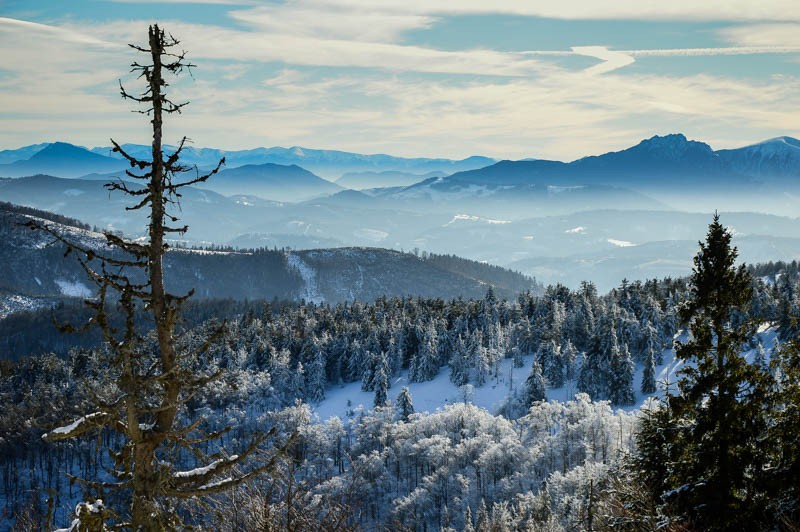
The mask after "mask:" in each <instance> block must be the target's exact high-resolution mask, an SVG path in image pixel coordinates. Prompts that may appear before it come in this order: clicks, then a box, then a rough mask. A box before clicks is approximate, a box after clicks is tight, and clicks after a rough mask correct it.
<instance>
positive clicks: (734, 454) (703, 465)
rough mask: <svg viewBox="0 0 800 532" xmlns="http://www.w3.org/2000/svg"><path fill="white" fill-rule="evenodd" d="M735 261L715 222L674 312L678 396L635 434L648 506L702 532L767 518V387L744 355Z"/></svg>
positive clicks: (746, 278)
mask: <svg viewBox="0 0 800 532" xmlns="http://www.w3.org/2000/svg"><path fill="white" fill-rule="evenodd" d="M736 256H737V252H736V248H734V247H732V246H731V234H730V233H729V232H728V231H727V230H726V229H725V228H724V227H723V226H722V225H721V224H720V222H719V216H717V215H715V216H714V220H713V222H712V223H711V225H710V226H709V229H708V235H707V237H706V241H705V242H701V243H700V251H699V253H698V254H697V256H696V257H695V259H694V264H695V266H694V269H693V274H692V277H691V285H690V286H691V297H690V299H689V301H688V302H687V304H686V306H685V307H683V309H682V310H681V313H680V317H681V319H682V320H683V321H684V322H685V323H687V324H688V325H689V327H690V330H691V336H690V337H689V339H688V340H687V341H685V342H684V343H682V344H680V345H678V347H677V356H678V357H679V358H680V359H682V360H684V361H685V362H686V365H685V366H684V369H683V370H682V372H681V377H680V381H679V383H678V393H677V394H676V395H671V396H669V397H668V400H667V407H666V409H664V411H663V412H660V411H659V412H656V413H654V414H650V415H649V417H648V416H646V417H645V418H644V421H643V425H642V430H641V433H640V436H639V440H640V462H639V463H640V466H641V467H642V475H643V478H644V480H645V481H646V483H647V484H648V485H649V486H650V487H651V488H652V489H653V490H654V495H655V498H656V499H657V500H658V499H661V500H663V501H664V502H665V503H666V511H667V512H668V513H669V514H671V515H675V516H679V517H681V518H684V519H686V520H688V521H689V522H691V523H693V524H695V525H696V526H698V527H700V528H702V529H706V530H730V529H734V528H736V529H744V530H756V529H759V528H760V527H761V525H762V523H764V522H765V519H766V517H767V516H766V513H765V510H766V501H765V499H764V497H763V496H762V495H763V492H762V491H761V483H762V481H763V478H762V475H763V466H764V465H765V463H766V462H765V457H764V456H763V452H764V451H763V443H762V441H761V440H762V439H763V436H764V433H765V431H766V429H767V424H768V423H767V418H766V417H765V408H766V407H767V396H766V395H767V379H766V376H765V373H764V372H762V371H761V370H760V368H758V367H755V366H753V365H751V364H748V363H747V361H746V360H745V359H744V357H743V356H742V354H741V352H742V348H743V346H744V345H745V343H746V342H748V341H749V340H750V338H752V336H753V334H754V333H755V327H754V324H753V323H752V322H751V321H748V320H745V319H741V317H742V316H743V315H744V314H743V313H744V312H746V307H747V305H748V303H749V301H750V298H751V295H752V283H751V279H750V275H749V274H748V272H747V270H746V269H745V267H744V266H739V267H738V268H737V267H736V266H735V261H736Z"/></svg>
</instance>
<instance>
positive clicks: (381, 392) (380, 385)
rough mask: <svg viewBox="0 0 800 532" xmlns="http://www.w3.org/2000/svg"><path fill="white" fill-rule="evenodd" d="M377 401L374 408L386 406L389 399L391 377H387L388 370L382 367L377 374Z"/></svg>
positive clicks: (374, 402)
mask: <svg viewBox="0 0 800 532" xmlns="http://www.w3.org/2000/svg"><path fill="white" fill-rule="evenodd" d="M374 387H375V400H374V401H373V403H372V404H373V406H375V407H379V406H386V404H387V403H388V397H389V376H388V375H386V369H385V368H384V367H383V365H381V367H380V368H379V369H378V371H377V373H376V374H375V386H374Z"/></svg>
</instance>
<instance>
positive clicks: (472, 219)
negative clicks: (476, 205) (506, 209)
mask: <svg viewBox="0 0 800 532" xmlns="http://www.w3.org/2000/svg"><path fill="white" fill-rule="evenodd" d="M459 221H467V222H483V223H487V224H491V225H506V224H510V223H511V221H510V220H494V219H492V218H483V217H482V216H475V215H472V214H456V215H455V216H453V219H452V220H450V221H449V222H447V223H446V224H444V225H443V226H442V227H447V226H448V225H453V224H454V223H456V222H459Z"/></svg>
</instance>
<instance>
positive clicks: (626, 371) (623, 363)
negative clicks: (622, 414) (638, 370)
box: [611, 344, 636, 406]
mask: <svg viewBox="0 0 800 532" xmlns="http://www.w3.org/2000/svg"><path fill="white" fill-rule="evenodd" d="M611 357H612V358H611V361H612V379H613V384H612V386H611V402H612V403H613V404H615V405H620V406H627V405H632V404H633V403H634V402H636V395H635V394H634V393H633V371H634V364H633V360H632V359H631V353H630V350H629V349H628V345H627V344H622V347H621V348H620V347H616V348H614V349H613V350H612V352H611Z"/></svg>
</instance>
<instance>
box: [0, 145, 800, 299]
mask: <svg viewBox="0 0 800 532" xmlns="http://www.w3.org/2000/svg"><path fill="white" fill-rule="evenodd" d="M73 148H74V147H69V146H67V145H59V144H53V145H48V146H45V147H44V148H42V149H40V150H38V151H37V152H36V153H34V154H33V155H29V154H28V158H27V159H25V160H23V161H16V162H12V163H6V164H5V165H3V166H0V168H6V169H8V168H10V167H13V168H17V169H19V168H37V166H35V165H34V163H37V161H39V162H40V163H41V162H42V161H48V160H53V159H54V157H52V155H53V154H55V155H58V154H59V153H62V154H67V155H69V157H68V159H69V158H74V159H75V160H76V161H79V162H80V161H84V162H85V161H97V162H98V164H101V163H100V162H99V161H102V164H107V163H108V159H109V158H108V157H104V156H101V155H99V154H97V153H94V152H89V151H88V150H80V149H78V148H74V149H73ZM26 149H27V148H26ZM31 149H32V148H31ZM31 149H28V152H30V151H31ZM23 151H24V150H23ZM212 151H213V150H212ZM262 151H269V150H268V149H264V150H262ZM200 152H201V153H204V152H203V151H202V150H200ZM250 152H253V153H250V155H251V156H253V157H255V155H254V153H255V152H258V150H250ZM20 153H22V152H20ZM213 153H215V154H219V153H221V152H219V151H218V150H217V151H213ZM237 153H238V152H237ZM241 153H244V152H241ZM281 153H285V151H284V152H281ZM311 153H312V154H316V155H315V156H316V157H317V159H320V158H321V157H322V155H321V154H322V153H326V154H329V156H330V157H329V158H331V159H336V157H333V155H334V154H338V156H340V157H342V158H344V159H347V160H349V161H351V162H352V161H354V160H361V159H359V157H362V158H367V159H365V160H369V161H371V162H370V164H378V159H376V158H374V157H378V156H357V154H346V155H347V157H345V155H342V154H343V153H344V152H322V151H319V152H316V151H311ZM70 154H72V155H70ZM87 154H88V155H89V156H87ZM0 155H2V156H3V157H5V159H3V160H8V154H7V153H5V152H4V153H1V154H0ZM95 157H98V158H99V159H95ZM371 157H372V159H369V158H371ZM381 157H383V156H381ZM386 157H388V156H386ZM209 158H210V157H209ZM55 159H56V160H57V159H58V157H55ZM312 159H313V158H312ZM112 160H113V159H112ZM402 161H405V162H406V163H408V165H410V164H411V163H410V162H409V161H412V160H411V159H407V160H405V159H404V160H402ZM418 161H423V160H422V159H420V160H418ZM427 161H429V162H430V161H439V162H441V161H442V160H427ZM395 162H397V161H395ZM799 162H800V141H797V140H795V139H793V138H790V137H779V138H776V139H771V140H768V141H764V142H762V143H758V144H754V145H752V146H747V147H744V148H739V149H736V150H718V151H714V150H712V149H711V148H710V147H709V146H708V145H707V144H704V143H701V142H697V141H692V140H688V139H687V138H686V137H685V136H684V135H680V134H674V135H666V136H660V137H659V136H656V137H653V138H650V139H646V140H643V141H642V142H640V143H638V144H637V145H635V146H632V147H630V148H628V149H625V150H621V151H618V152H612V153H608V154H604V155H600V156H592V157H585V158H582V159H578V160H576V161H573V162H569V163H565V162H558V161H545V160H523V161H500V162H495V163H493V164H490V165H488V166H485V167H483V168H477V169H470V170H464V171H460V172H455V173H449V174H448V173H443V172H441V171H437V173H435V174H429V175H428V176H427V178H426V174H420V173H409V172H408V171H405V170H403V171H400V170H381V171H380V172H378V171H373V170H370V171H365V172H361V173H351V174H349V175H345V176H343V177H342V179H340V180H339V181H338V183H342V184H346V183H347V180H345V177H347V179H348V180H349V179H353V181H350V184H351V185H352V186H353V187H354V188H356V187H358V188H361V187H365V188H363V189H362V190H352V189H349V188H343V187H341V186H339V184H338V183H334V182H331V181H328V180H326V179H323V178H321V177H319V176H318V175H317V174H315V173H312V172H310V171H308V169H306V168H304V167H301V166H297V165H295V166H292V165H279V164H277V163H266V162H258V163H253V164H246V165H242V166H239V167H236V166H233V165H230V164H229V165H226V168H225V170H223V171H222V172H220V173H219V174H218V175H216V176H214V177H212V178H211V179H210V180H209V181H208V182H207V183H205V184H203V185H202V186H203V187H205V188H197V187H189V188H188V189H185V190H184V195H183V197H182V198H181V205H180V210H177V208H176V210H175V214H176V215H178V216H179V217H180V218H181V223H186V224H188V225H189V227H190V231H189V233H188V234H187V235H186V236H185V237H184V239H183V240H182V242H183V243H184V244H186V245H192V246H198V245H200V246H207V245H209V244H212V243H214V244H222V245H229V246H235V247H237V248H257V247H264V246H267V247H278V248H280V247H286V246H288V247H292V248H294V249H318V248H331V247H350V248H358V247H375V246H380V247H382V248H389V249H394V250H411V249H415V248H418V249H420V250H423V251H428V252H434V253H448V254H455V255H458V256H463V257H465V258H468V259H472V260H478V261H486V262H489V263H491V264H497V265H501V266H507V267H511V268H514V269H518V270H520V271H522V272H523V273H526V274H529V275H534V276H536V277H537V279H539V280H542V281H545V282H547V281H556V280H558V281H562V282H565V283H568V284H571V285H573V284H575V283H578V282H579V279H577V276H578V275H580V276H581V279H580V280H583V279H597V280H599V282H601V283H602V286H601V287H602V288H610V287H611V286H614V284H615V283H616V282H618V281H619V280H620V279H621V277H622V276H627V277H629V278H644V277H647V276H652V275H671V276H675V275H684V274H686V273H687V272H688V268H689V265H688V263H687V262H686V260H685V259H684V260H681V261H677V260H673V259H672V258H671V257H672V256H673V252H672V251H671V250H672V249H673V248H674V246H673V244H671V243H670V242H673V243H674V242H678V241H680V242H683V243H692V242H696V241H697V240H698V239H699V238H700V237H701V236H702V235H703V234H704V231H705V227H706V225H707V223H708V220H709V219H710V213H711V212H713V211H714V210H718V211H720V212H723V213H724V218H723V222H724V223H726V224H727V225H731V226H732V227H733V228H734V230H735V234H736V237H735V238H736V239H737V242H739V241H740V242H741V246H742V252H743V255H744V256H745V257H746V258H747V260H749V261H766V260H772V259H781V260H791V259H793V258H798V256H800V255H798V253H800V251H798V250H800V247H798V246H797V245H796V243H795V241H794V239H796V238H797V236H798V235H800V226H798V221H797V216H798V215H800V202H798V198H800V179H798V178H800V175H799V174H800V164H798V163H799ZM451 163H452V161H451ZM37 164H39V163H37ZM42 164H43V163H42ZM75 166H76V167H77V166H78V165H77V164H75ZM453 167H454V163H453V164H451V169H452V168H453ZM84 169H85V167H84ZM72 175H74V172H73V174H72ZM108 175H109V174H108V173H105V174H94V175H91V176H88V177H90V179H76V178H71V179H65V178H60V177H52V176H46V175H36V176H29V177H22V178H9V179H0V200H3V201H9V202H12V203H16V204H20V205H28V206H31V207H36V208H39V209H45V210H49V211H53V212H57V213H60V214H64V215H68V216H71V217H75V218H79V219H81V220H84V221H85V222H87V223H89V224H91V225H94V226H97V227H99V228H103V229H111V230H116V231H122V232H123V233H125V234H127V235H129V236H131V237H134V238H135V237H138V236H141V234H142V231H143V228H144V227H145V226H146V221H145V220H143V219H142V218H141V216H139V215H138V214H137V213H136V212H126V211H125V210H124V209H125V206H127V205H129V202H128V201H126V199H125V198H124V197H122V195H120V194H109V192H108V191H107V190H106V189H104V188H103V180H107V179H108ZM116 175H119V174H116ZM408 176H417V177H420V178H422V179H423V180H422V181H420V182H417V183H413V184H411V185H407V184H406V183H403V182H398V181H400V180H401V179H405V178H407V177H408ZM361 177H363V178H364V179H363V180H362V181H360V182H359V181H358V180H359V178H361ZM371 179H375V180H378V181H381V183H382V184H383V185H391V186H378V187H377V188H376V187H371V188H366V187H368V186H369V185H370V184H374V182H373V183H370V180H371ZM131 186H135V185H131ZM681 246H683V244H681ZM683 247H684V248H686V249H688V247H686V246H683ZM689 247H691V246H689ZM682 249H683V248H682ZM690 258H691V257H689V259H690ZM589 265H591V269H587V268H589ZM623 265H624V266H623ZM626 268H627V271H628V273H627V274H626V273H625V271H626V270H625V269H626ZM615 279H616V280H615Z"/></svg>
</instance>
